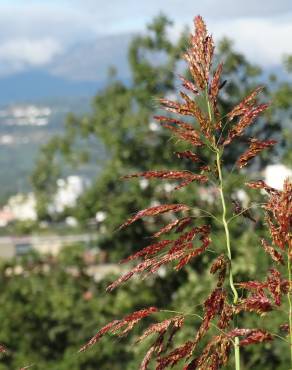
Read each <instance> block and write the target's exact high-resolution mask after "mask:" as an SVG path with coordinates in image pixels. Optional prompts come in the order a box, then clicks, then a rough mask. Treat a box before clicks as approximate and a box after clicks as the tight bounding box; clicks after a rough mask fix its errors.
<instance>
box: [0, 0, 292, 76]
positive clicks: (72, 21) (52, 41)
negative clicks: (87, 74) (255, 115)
mask: <svg viewBox="0 0 292 370" xmlns="http://www.w3.org/2000/svg"><path fill="white" fill-rule="evenodd" d="M159 12H163V13H165V14H166V15H168V16H169V17H170V18H171V19H172V20H173V21H174V22H175V27H174V29H173V31H172V32H173V35H175V34H178V33H179V31H180V30H181V29H182V28H183V26H184V25H189V26H190V27H191V25H192V19H193V17H194V16H195V15H197V14H201V15H202V16H203V17H204V18H205V20H206V22H207V24H208V28H209V30H210V32H211V33H212V34H213V35H214V37H215V40H218V39H220V38H221V37H222V36H226V35H228V36H229V37H230V38H231V39H233V40H234V41H235V47H236V48H237V49H238V50H239V51H241V52H244V53H245V54H246V55H247V56H248V58H249V59H250V60H251V61H253V62H256V63H258V64H260V65H263V66H264V67H274V66H278V65H280V63H281V60H282V57H283V55H285V54H292V42H291V36H292V0H220V1H218V0H140V1H137V0H108V1H104V0H103V1H101V0H0V25H1V26H0V75H1V76H3V75H6V74H7V75H8V74H15V73H18V72H19V71H23V70H26V69H31V68H39V67H42V68H46V66H49V65H52V63H54V61H55V60H57V59H58V58H60V56H62V55H65V54H66V53H67V52H68V50H70V49H72V48H74V47H76V45H82V44H87V43H94V42H97V43H98V39H99V38H100V37H101V36H109V35H110V36H111V35H121V34H128V33H132V32H137V31H138V32H139V31H143V30H144V29H145V25H146V24H147V23H149V22H150V21H151V19H152V18H153V17H154V16H155V15H157V14H158V13H159Z"/></svg>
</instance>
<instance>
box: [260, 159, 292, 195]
mask: <svg viewBox="0 0 292 370" xmlns="http://www.w3.org/2000/svg"><path fill="white" fill-rule="evenodd" d="M264 177H265V182H266V183H267V184H268V185H269V186H271V187H273V188H275V189H277V190H282V189H283V184H284V180H285V179H286V178H287V177H290V178H291V179H292V170H291V169H290V168H288V167H286V166H284V165H283V164H272V165H269V166H267V167H266V168H265V169H264Z"/></svg>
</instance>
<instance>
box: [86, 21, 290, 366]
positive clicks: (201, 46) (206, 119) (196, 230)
mask: <svg viewBox="0 0 292 370" xmlns="http://www.w3.org/2000/svg"><path fill="white" fill-rule="evenodd" d="M213 54H214V43H213V39H212V36H210V35H208V33H207V29H206V26H205V24H204V22H203V19H202V18H201V17H200V16H197V17H196V18H195V32H194V34H193V35H191V38H190V47H189V49H188V50H187V51H186V53H185V55H184V58H185V60H186V62H187V64H188V67H189V72H190V75H191V77H192V78H191V80H187V79H185V78H184V77H181V80H182V86H183V88H184V91H180V100H179V101H171V100H167V99H161V100H160V103H161V105H162V106H163V108H164V109H165V110H166V111H167V112H168V113H167V115H163V116H162V115H161V116H156V117H155V118H156V119H157V120H158V121H159V122H160V123H161V125H162V126H163V127H164V128H166V129H168V130H170V131H171V133H172V134H173V135H174V136H176V137H177V138H178V139H179V140H181V141H183V142H184V143H185V144H186V146H188V147H187V148H186V150H185V151H180V152H177V153H176V155H177V156H178V158H184V159H188V160H189V161H191V162H193V164H194V165H195V166H197V173H193V172H191V171H181V170H180V171H174V170H173V171H169V170H155V171H146V172H143V173H138V174H132V175H129V176H127V178H135V177H142V178H146V179H157V178H159V179H162V180H173V181H174V182H175V183H176V186H175V189H176V190H177V189H181V188H183V187H186V186H187V185H189V184H191V183H193V182H199V183H206V184H207V185H206V186H208V183H210V184H213V185H212V186H214V184H215V186H216V187H217V189H218V194H219V195H218V199H219V200H220V203H221V217H220V219H219V218H218V217H215V216H213V215H212V214H210V213H209V212H208V211H204V210H201V212H202V215H201V217H200V218H198V217H196V216H195V214H194V212H193V208H192V206H191V205H185V204H163V205H161V204H160V205H157V206H153V207H150V208H147V209H144V210H141V211H139V212H138V213H136V214H135V215H134V216H132V217H130V218H129V219H128V220H127V221H126V222H125V223H124V224H123V225H121V228H124V227H127V226H129V225H131V224H133V223H134V222H136V221H137V220H140V219H143V218H147V217H154V216H159V217H162V218H163V217H164V216H165V215H169V214H174V215H180V216H176V217H175V218H173V219H172V220H171V221H170V222H169V223H167V224H166V225H165V226H164V227H163V228H162V229H160V230H158V231H157V232H156V233H155V234H154V235H153V236H152V237H153V242H152V243H150V245H148V246H146V247H145V248H143V249H142V250H140V251H138V252H136V253H135V254H133V255H131V256H129V257H128V258H126V259H125V260H123V261H122V262H123V263H125V262H130V261H131V262H132V263H133V261H138V262H137V263H136V265H135V266H134V267H133V268H132V269H131V270H130V271H129V272H127V273H126V274H124V275H122V276H121V277H120V278H118V279H117V280H116V281H115V282H113V283H112V284H111V285H110V286H109V287H108V291H112V290H113V289H115V288H117V287H118V286H119V285H120V284H122V283H124V282H126V281H127V280H129V279H130V278H132V277H133V276H135V275H141V276H143V277H145V276H148V275H150V274H154V273H156V272H157V271H158V270H159V269H160V268H161V267H162V266H165V265H167V264H174V269H175V270H180V269H182V268H183V267H184V266H185V265H186V264H188V263H189V262H190V261H191V260H193V259H194V258H195V257H197V256H199V255H201V254H203V253H204V252H206V251H208V249H209V246H210V244H211V236H212V230H211V226H210V224H209V223H208V222H202V221H201V220H207V221H208V220H209V217H214V218H215V219H216V222H218V223H219V224H220V225H221V227H222V230H223V231H224V234H225V246H223V245H222V248H221V249H220V250H218V251H215V252H216V253H217V254H215V256H216V257H215V259H214V261H213V263H212V265H211V269H210V273H211V274H212V275H213V276H215V277H216V278H215V279H216V280H215V288H214V289H213V290H212V291H211V292H210V294H209V296H208V297H207V298H206V299H205V301H204V302H203V304H202V306H203V315H202V316H200V315H197V314H196V313H194V315H193V316H196V317H199V318H200V320H201V323H200V326H199V327H198V328H196V332H195V330H194V335H193V337H191V338H190V339H189V341H187V342H186V343H183V344H181V345H180V346H179V347H177V348H172V341H173V338H174V336H175V335H176V333H177V332H178V331H179V330H181V329H182V327H183V325H184V320H185V316H186V315H185V314H184V313H181V312H175V311H167V310H161V309H158V308H156V307H148V308H145V309H142V310H140V311H136V312H134V313H132V314H129V315H128V316H126V317H124V318H123V319H121V320H115V321H113V322H110V323H109V324H107V325H106V326H104V327H103V328H102V329H100V330H99V331H98V333H97V334H96V335H95V336H94V337H93V338H92V339H91V340H90V341H89V342H88V343H87V344H85V345H84V346H83V347H82V348H81V349H80V351H84V350H86V349H87V348H88V347H90V346H91V345H93V344H95V343H96V342H98V341H99V340H100V339H101V338H102V337H103V336H104V335H105V334H106V333H110V334H114V335H118V336H123V335H125V334H127V333H128V332H129V331H130V330H131V329H132V328H133V327H134V326H135V325H136V324H138V323H139V322H140V321H141V320H142V319H144V318H146V317H149V316H153V315H155V314H157V313H158V312H164V313H165V314H168V315H170V314H171V313H172V314H175V316H172V317H167V318H166V319H165V320H164V321H162V322H159V323H153V324H152V325H150V326H149V327H148V329H146V330H145V332H144V333H143V334H142V335H141V336H140V337H139V339H138V342H140V341H142V340H143V339H145V338H147V337H149V336H150V335H151V336H156V337H155V339H154V341H153V343H152V345H151V346H150V348H149V350H148V352H147V353H146V355H145V357H144V359H143V360H142V363H141V366H140V369H141V370H143V369H147V367H148V365H149V364H150V362H151V361H156V364H157V365H156V369H157V370H162V369H165V368H167V367H173V366H174V365H176V364H177V363H179V362H180V361H184V362H183V365H182V366H183V368H184V369H185V370H192V369H202V370H207V369H210V370H216V369H219V368H221V367H223V366H224V365H226V364H227V363H228V359H229V356H230V354H231V352H233V355H234V362H235V368H236V370H238V369H240V347H242V346H247V345H250V344H255V343H260V342H264V341H271V340H272V339H273V335H272V334H271V333H268V332H267V331H265V330H264V329H262V328H242V327H241V326H240V320H238V316H239V314H241V315H242V313H243V312H256V313H258V314H259V315H262V314H264V313H266V312H268V311H271V310H272V309H273V308H274V306H279V305H280V304H281V296H282V294H286V295H287V296H288V299H289V303H290V314H289V331H290V338H291V339H290V340H291V345H292V332H291V329H292V318H291V312H292V304H291V289H290V287H289V281H290V280H291V266H290V257H292V252H291V251H290V250H291V234H289V227H290V223H291V183H289V182H288V181H287V182H286V183H285V188H284V190H283V192H279V191H276V190H275V189H272V188H270V187H268V186H267V185H266V184H264V183H263V182H262V181H258V182H254V183H249V184H248V185H249V186H250V187H252V188H260V189H264V190H266V191H267V192H268V194H269V195H270V200H269V202H268V203H267V204H266V205H265V210H266V213H267V214H266V220H267V223H268V225H269V228H270V231H271V236H272V240H273V242H274V244H275V245H276V246H277V247H279V248H280V250H281V251H284V250H286V251H287V261H288V262H287V263H288V266H287V268H288V278H287V279H288V280H287V279H282V278H281V275H280V272H279V271H278V270H277V269H276V268H273V269H271V270H270V272H269V275H268V277H267V281H265V282H259V281H249V282H237V283H235V282H234V281H235V278H236V277H235V276H234V273H233V259H232V241H231V240H230V232H229V223H230V222H231V221H232V220H233V219H234V217H236V216H237V215H241V214H242V215H243V216H246V217H248V218H249V219H250V220H252V221H255V220H254V218H253V217H252V216H251V215H250V214H249V211H248V210H247V209H243V208H242V207H241V205H240V204H239V203H238V202H237V201H236V200H234V204H235V212H236V213H237V215H235V216H234V215H233V216H232V215H228V213H229V212H228V208H227V204H226V199H227V198H226V194H225V191H224V177H223V175H224V172H223V160H222V156H223V153H224V150H225V148H226V147H227V146H229V145H232V144H234V143H235V145H236V140H237V138H238V137H240V136H242V135H244V134H245V130H246V129H247V128H248V127H249V126H250V125H252V124H253V123H254V121H255V120H256V118H257V117H258V116H259V115H260V114H261V113H262V112H263V111H265V110H266V109H267V108H268V105H267V104H257V102H256V100H257V96H258V94H259V93H260V92H261V90H262V88H260V87H259V88H256V89H255V90H254V91H252V92H251V93H250V94H249V95H248V96H247V97H246V98H244V99H243V100H242V101H241V102H240V103H239V104H238V105H236V106H235V107H234V108H233V109H232V110H231V111H230V112H229V113H228V114H227V115H226V116H224V117H222V116H221V113H220V110H219V108H218V95H219V93H220V91H221V90H222V88H223V87H224V85H225V81H221V74H222V70H223V64H222V63H221V64H219V65H218V66H217V68H213V66H212V61H213ZM174 115H176V116H174ZM182 116H184V117H185V119H183V118H182ZM274 144H275V141H274V140H265V141H261V140H258V139H256V138H250V139H249V147H248V149H247V150H246V151H245V152H244V153H243V154H242V155H241V156H240V157H239V158H238V160H237V162H236V165H237V167H238V168H242V167H244V166H246V165H247V163H248V162H249V161H250V160H251V159H252V158H254V157H255V156H256V155H258V154H259V153H260V152H261V151H262V150H264V149H266V148H269V147H271V146H273V145H274ZM202 150H204V151H206V150H207V151H209V153H210V155H211V156H213V161H212V162H210V163H209V164H206V163H205V162H204V160H203V159H202V155H201V153H200V152H201V151H202ZM214 163H215V165H214ZM214 236H216V235H214ZM262 246H263V248H264V250H265V251H266V252H267V253H268V254H269V255H270V256H271V258H272V260H273V261H275V263H278V264H284V257H283V255H282V254H281V252H280V251H277V250H276V249H275V248H274V247H272V246H270V245H269V244H268V242H266V241H265V240H262ZM238 289H241V290H242V289H246V290H247V293H246V294H245V295H244V296H243V297H242V298H240V297H239V294H238ZM230 297H232V298H230ZM211 329H212V331H211ZM214 331H215V335H210V336H209V333H214ZM207 334H208V336H207ZM203 338H204V340H205V339H206V338H210V339H209V341H208V342H207V344H206V345H205V347H204V348H203V349H202V350H200V348H199V347H201V346H199V343H200V342H201V340H202V339H203ZM291 348H292V347H291ZM291 350H292V349H291Z"/></svg>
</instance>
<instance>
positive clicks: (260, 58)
mask: <svg viewBox="0 0 292 370" xmlns="http://www.w3.org/2000/svg"><path fill="white" fill-rule="evenodd" d="M210 29H211V30H212V32H213V33H214V35H216V39H217V40H218V39H220V38H221V37H223V36H226V35H227V36H228V37H229V38H231V39H232V40H234V41H235V47H236V49H239V50H240V51H241V52H243V53H245V54H246V55H247V57H248V59H249V60H251V61H253V62H256V63H258V64H260V65H263V66H268V67H271V66H276V65H279V64H280V62H281V60H282V57H283V55H285V54H292V44H291V43H290V42H288V35H291V34H292V23H291V20H290V19H289V18H288V17H286V16H283V17H273V18H240V19H236V20H232V21H224V22H215V23H214V24H212V25H211V27H210Z"/></svg>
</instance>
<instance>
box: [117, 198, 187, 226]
mask: <svg viewBox="0 0 292 370" xmlns="http://www.w3.org/2000/svg"><path fill="white" fill-rule="evenodd" d="M187 210H189V207H188V206H186V205H185V204H163V205H160V206H154V207H150V208H146V209H143V210H142V211H139V212H138V213H136V214H135V215H134V216H133V217H130V218H129V219H128V220H127V221H126V222H124V223H123V224H122V225H121V226H120V229H122V228H124V227H127V226H129V225H131V224H132V223H134V222H136V221H138V220H140V219H141V218H143V217H145V216H157V215H161V214H163V213H166V212H180V211H187Z"/></svg>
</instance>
